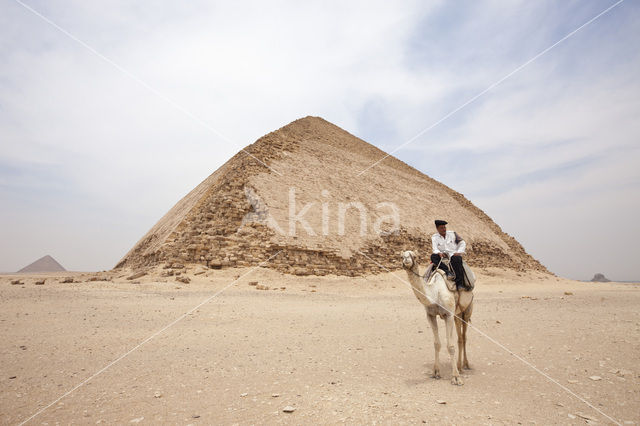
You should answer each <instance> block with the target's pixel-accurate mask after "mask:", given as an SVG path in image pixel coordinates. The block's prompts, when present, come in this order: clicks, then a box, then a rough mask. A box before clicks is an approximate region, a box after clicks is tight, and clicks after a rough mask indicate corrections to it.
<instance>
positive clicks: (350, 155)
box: [116, 117, 546, 276]
mask: <svg viewBox="0 0 640 426" xmlns="http://www.w3.org/2000/svg"><path fill="white" fill-rule="evenodd" d="M385 156H386V154H385V153H384V152H383V151H381V150H379V149H378V148H376V147H374V146H373V145H371V144H369V143H367V142H365V141H363V140H361V139H359V138H357V137H355V136H353V135H351V134H350V133H348V132H346V131H344V130H342V129H341V128H339V127H337V126H335V125H333V124H331V123H329V122H327V121H325V120H323V119H322V118H318V117H305V118H302V119H299V120H296V121H294V122H292V123H290V124H288V125H287V126H285V127H282V128H281V129H279V130H277V131H275V132H272V133H269V134H267V135H265V136H263V137H261V138H260V139H258V140H257V141H256V142H255V143H253V144H251V145H249V146H248V147H246V148H245V149H244V150H242V151H240V152H239V153H237V154H236V155H235V156H233V157H232V158H231V159H230V160H229V161H227V162H226V163H225V164H224V165H223V166H222V167H220V168H219V169H218V170H216V171H215V172H213V173H212V174H211V175H210V176H209V177H207V178H206V179H205V180H204V181H203V182H202V183H200V184H199V185H198V186H196V187H195V188H194V189H193V190H192V191H191V192H189V193H188V194H187V195H186V196H185V197H184V198H182V199H181V200H180V201H179V202H178V203H177V204H176V205H175V206H174V207H173V208H172V209H171V210H169V212H167V213H166V214H165V215H164V216H163V217H162V218H161V219H160V220H159V221H158V223H156V224H155V225H154V226H153V227H152V228H151V229H150V230H149V232H147V234H146V235H144V236H143V237H142V239H141V240H140V241H139V242H138V243H137V244H136V245H135V246H134V247H133V248H132V249H131V250H130V251H129V252H128V253H127V254H126V255H125V256H124V257H123V258H122V260H120V262H118V264H117V265H116V268H122V267H130V268H141V267H146V266H155V265H159V264H171V263H200V264H205V265H207V266H209V267H212V268H222V267H246V266H256V265H259V264H260V263H261V262H264V264H263V266H265V267H269V268H275V269H277V270H279V271H282V272H288V273H294V274H299V275H307V274H315V275H325V274H331V273H333V274H339V275H352V276H353V275H361V274H366V273H377V272H383V271H385V270H386V269H389V270H394V269H398V268H399V267H400V262H399V253H400V251H401V250H407V249H414V250H418V252H419V253H420V255H421V257H422V260H423V262H424V261H425V260H426V258H427V256H426V255H427V254H428V253H430V252H431V235H432V234H433V233H434V232H435V229H434V225H433V221H434V220H435V219H436V218H438V219H439V218H443V219H446V220H447V221H448V222H449V224H450V225H449V229H453V230H455V231H457V232H458V233H459V234H460V235H461V236H463V238H464V239H465V241H466V242H467V253H468V254H467V256H466V259H467V261H468V262H469V264H470V265H471V266H477V267H485V266H501V267H507V268H512V269H516V270H532V269H533V270H538V271H546V269H545V268H544V267H543V266H542V265H541V264H540V263H539V262H538V261H536V260H535V259H534V258H532V257H531V256H530V255H529V254H527V253H526V252H525V250H524V249H523V248H522V246H521V245H520V244H519V243H518V242H517V241H516V240H515V239H514V238H513V237H511V236H509V235H507V234H505V233H504V232H502V230H501V229H500V227H499V226H498V225H496V224H495V223H494V222H493V221H492V220H491V219H490V218H489V217H488V216H487V215H486V214H485V213H484V212H482V211H481V210H480V209H478V208H477V207H475V206H474V205H473V204H472V203H471V202H470V201H469V200H467V199H466V198H464V197H463V196H462V195H461V194H459V193H457V192H455V191H454V190H452V189H450V188H448V187H447V186H445V185H443V184H441V183H439V182H437V181H435V180H434V179H431V178H430V177H428V176H426V175H425V174H423V173H421V172H419V171H418V170H416V169H414V168H412V167H410V166H408V165H407V164H405V163H403V162H401V161H400V160H398V159H396V158H394V157H391V156H389V157H387V158H385V159H384V160H383V161H381V162H380V163H379V164H378V165H376V166H375V167H374V168H372V169H370V170H368V171H367V172H366V173H365V174H363V175H362V176H358V173H359V172H360V171H362V170H364V169H366V168H367V167H369V166H370V165H371V164H372V163H374V162H376V161H378V160H379V159H381V158H382V157H385ZM267 259H270V260H268V261H267Z"/></svg>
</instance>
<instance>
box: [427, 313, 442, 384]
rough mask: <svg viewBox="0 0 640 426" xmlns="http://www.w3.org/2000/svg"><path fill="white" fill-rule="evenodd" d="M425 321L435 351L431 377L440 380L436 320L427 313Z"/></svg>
mask: <svg viewBox="0 0 640 426" xmlns="http://www.w3.org/2000/svg"><path fill="white" fill-rule="evenodd" d="M427 319H428V320H429V325H430V326H431V331H433V348H434V349H435V351H436V357H435V361H434V363H433V374H432V375H431V377H433V378H434V379H439V378H440V336H439V335H438V320H437V319H436V316H435V315H430V314H429V312H427Z"/></svg>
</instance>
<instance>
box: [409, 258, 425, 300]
mask: <svg viewBox="0 0 640 426" xmlns="http://www.w3.org/2000/svg"><path fill="white" fill-rule="evenodd" d="M407 276H408V277H409V283H411V288H412V289H413V294H414V295H415V296H416V298H417V299H418V301H420V303H422V304H423V305H425V306H429V305H431V302H429V300H428V299H427V296H425V291H424V284H423V283H422V278H421V277H420V268H419V266H418V264H417V263H414V264H413V266H412V267H411V269H407Z"/></svg>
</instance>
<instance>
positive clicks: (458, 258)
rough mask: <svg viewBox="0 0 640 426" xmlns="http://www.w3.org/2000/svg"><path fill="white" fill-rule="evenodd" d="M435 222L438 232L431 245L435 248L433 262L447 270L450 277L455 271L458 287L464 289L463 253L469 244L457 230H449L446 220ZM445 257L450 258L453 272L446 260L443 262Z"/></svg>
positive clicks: (432, 238) (451, 277) (434, 235)
mask: <svg viewBox="0 0 640 426" xmlns="http://www.w3.org/2000/svg"><path fill="white" fill-rule="evenodd" d="M435 223H436V230H437V231H438V232H437V233H435V234H433V236H432V237H431V247H432V248H433V254H432V255H431V262H432V263H433V264H434V265H436V266H437V265H439V268H440V269H442V270H443V271H445V272H446V274H447V277H448V278H449V279H453V272H455V281H456V287H457V288H458V290H464V289H465V284H464V267H463V266H462V255H463V254H464V250H465V248H466V247H467V244H466V243H465V242H464V240H463V239H462V237H460V236H459V235H458V234H457V233H456V232H454V231H447V222H446V221H444V220H436V222H435ZM443 258H445V259H449V263H450V264H451V267H452V269H453V272H452V271H450V270H449V268H448V267H447V265H446V264H445V263H444V262H441V260H442V259H443Z"/></svg>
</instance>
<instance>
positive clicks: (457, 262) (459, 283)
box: [451, 256, 465, 290]
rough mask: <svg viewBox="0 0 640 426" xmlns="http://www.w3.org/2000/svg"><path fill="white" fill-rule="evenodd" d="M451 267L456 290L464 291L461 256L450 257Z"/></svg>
mask: <svg viewBox="0 0 640 426" xmlns="http://www.w3.org/2000/svg"><path fill="white" fill-rule="evenodd" d="M451 267H452V268H453V270H454V271H455V273H456V287H457V288H458V290H461V289H464V288H465V285H464V268H463V266H462V256H452V257H451Z"/></svg>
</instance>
